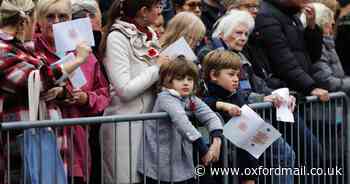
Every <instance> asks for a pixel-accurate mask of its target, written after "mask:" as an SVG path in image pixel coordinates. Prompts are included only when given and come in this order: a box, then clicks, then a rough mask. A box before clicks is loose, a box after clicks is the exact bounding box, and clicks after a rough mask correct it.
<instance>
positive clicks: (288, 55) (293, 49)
mask: <svg viewBox="0 0 350 184" xmlns="http://www.w3.org/2000/svg"><path fill="white" fill-rule="evenodd" d="M283 1H288V0H265V1H263V2H262V4H261V9H260V11H259V13H258V15H257V17H256V25H255V31H254V32H255V34H259V35H260V36H261V42H262V43H261V44H262V46H263V48H264V50H265V52H266V54H267V56H268V58H269V61H270V64H271V68H272V70H273V73H274V74H275V75H276V76H277V77H278V78H280V79H281V80H283V81H285V82H286V83H287V85H288V87H289V88H291V89H293V90H296V91H298V92H301V93H304V94H310V92H311V90H312V89H314V88H316V87H317V85H316V83H315V81H314V80H313V79H312V77H311V71H310V67H311V64H312V61H317V60H318V59H319V58H320V56H321V50H322V33H321V31H320V29H319V28H318V27H316V28H315V29H313V30H311V29H308V28H306V29H304V28H303V26H302V24H301V22H300V20H299V18H298V17H297V16H296V14H297V13H298V10H297V9H293V8H286V7H284V6H283Z"/></svg>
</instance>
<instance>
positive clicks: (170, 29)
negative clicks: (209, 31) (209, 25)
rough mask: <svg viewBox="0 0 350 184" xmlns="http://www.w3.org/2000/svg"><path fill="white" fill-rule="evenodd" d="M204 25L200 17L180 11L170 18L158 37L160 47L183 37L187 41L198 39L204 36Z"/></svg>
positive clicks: (164, 46)
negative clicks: (162, 32)
mask: <svg viewBox="0 0 350 184" xmlns="http://www.w3.org/2000/svg"><path fill="white" fill-rule="evenodd" d="M205 31H206V29H205V26H204V24H203V22H202V21H201V19H200V18H198V17H197V16H196V15H195V14H193V13H190V12H181V13H178V14H176V16H175V17H174V18H172V19H171V20H170V22H169V24H168V25H167V28H166V29H165V32H164V34H163V35H162V37H161V38H160V44H161V47H162V48H166V47H168V46H169V45H171V44H172V43H174V42H175V41H176V40H178V39H179V38H181V37H184V38H185V40H186V41H187V43H191V42H193V41H200V40H201V39H202V38H203V37H204V36H205Z"/></svg>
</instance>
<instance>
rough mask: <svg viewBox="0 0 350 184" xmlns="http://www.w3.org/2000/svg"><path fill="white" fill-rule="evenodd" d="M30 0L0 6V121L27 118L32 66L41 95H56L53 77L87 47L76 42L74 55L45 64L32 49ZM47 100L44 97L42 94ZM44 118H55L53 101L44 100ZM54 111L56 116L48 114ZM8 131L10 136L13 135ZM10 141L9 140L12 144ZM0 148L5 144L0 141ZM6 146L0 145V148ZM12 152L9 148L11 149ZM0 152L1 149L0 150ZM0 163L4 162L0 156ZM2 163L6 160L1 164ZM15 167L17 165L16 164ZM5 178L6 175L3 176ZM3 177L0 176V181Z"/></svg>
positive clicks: (80, 56) (83, 55) (75, 64)
mask: <svg viewBox="0 0 350 184" xmlns="http://www.w3.org/2000/svg"><path fill="white" fill-rule="evenodd" d="M33 15H34V3H33V2H32V1H31V0H5V1H3V2H2V4H1V6H0V69H1V71H0V122H10V121H26V120H27V121H28V119H29V118H28V117H29V115H28V93H27V88H28V87H27V83H28V81H27V79H28V76H29V73H30V72H31V71H33V70H40V74H41V75H42V76H41V79H42V84H43V85H42V88H43V89H42V91H43V94H45V95H43V98H44V97H48V96H50V97H53V98H56V97H60V96H62V95H63V94H62V91H60V92H58V91H56V90H55V89H56V86H55V85H56V84H57V80H58V79H60V78H61V77H62V76H63V75H64V73H66V74H70V73H71V72H72V71H74V70H75V69H76V68H77V67H79V66H80V65H81V64H83V63H84V62H85V58H86V57H87V56H88V54H89V52H90V51H91V49H90V48H89V47H86V46H84V45H79V46H78V48H77V50H78V53H79V54H78V55H77V59H76V60H75V61H72V62H70V63H66V64H63V65H49V63H48V62H47V61H46V60H44V59H43V57H40V56H38V55H37V54H35V53H34V52H33V50H34V48H33V47H32V46H33V43H32V42H31V40H32V36H33V26H34V25H35V20H34V16H33ZM44 99H46V100H47V98H44ZM46 106H47V109H48V110H47V112H50V113H48V114H47V116H46V117H47V119H53V118H59V117H57V115H58V116H60V115H61V112H60V109H59V108H58V106H57V105H56V104H55V102H54V101H47V102H46ZM53 114H55V115H56V116H55V117H54V116H52V115H53ZM14 136H15V135H14V134H11V140H15V139H14ZM12 143H13V142H10V144H12ZM0 147H1V148H7V146H6V145H1V146H0ZM7 151H9V150H6V149H1V150H0V152H7ZM11 153H13V152H11ZM0 154H1V153H0ZM14 158H18V157H16V155H10V159H14ZM18 161H19V160H18V159H15V160H11V163H12V164H11V173H15V172H13V170H14V169H16V168H14V167H13V166H14V165H17V164H13V163H14V162H18ZM0 163H5V161H4V160H0ZM4 165H6V164H4ZM17 169H18V170H19V168H17ZM4 170H6V168H2V171H0V179H3V178H4V172H3V171H4ZM18 173H19V172H18ZM10 177H11V179H15V180H12V181H11V182H9V181H5V182H4V183H17V182H18V181H17V180H19V179H20V177H18V176H16V175H12V176H10ZM7 179H9V178H7ZM2 182H3V180H0V183H2Z"/></svg>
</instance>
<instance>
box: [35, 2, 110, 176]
mask: <svg viewBox="0 0 350 184" xmlns="http://www.w3.org/2000/svg"><path fill="white" fill-rule="evenodd" d="M36 15H37V19H38V25H39V27H40V30H41V33H40V34H37V35H36V36H35V47H36V48H35V49H36V50H37V51H38V52H40V53H43V54H44V55H45V56H46V58H47V59H48V62H49V63H50V64H52V63H55V62H57V61H58V60H60V59H61V58H62V57H64V56H65V55H66V54H67V53H65V52H60V51H58V50H57V49H56V47H55V40H54V35H53V28H52V27H53V24H56V23H60V22H64V21H69V20H71V19H72V4H71V1H70V0H40V1H39V2H38V3H37V14H36ZM74 53H75V54H76V55H78V54H79V51H75V52H74ZM80 69H81V72H82V75H84V78H85V79H86V83H85V84H84V85H82V86H79V88H78V87H74V86H73V85H71V83H69V82H67V83H66V84H65V86H63V87H61V88H60V90H63V91H66V94H67V95H65V96H63V97H62V98H60V99H55V100H56V101H57V102H59V105H60V107H61V109H62V115H63V118H80V117H91V116H99V115H101V114H102V113H103V111H104V109H105V108H106V107H107V106H108V104H109V102H110V96H109V84H108V82H107V79H106V77H105V75H104V73H103V72H102V70H101V63H100V62H98V60H97V59H96V57H95V56H94V55H93V53H92V52H91V53H89V55H88V57H87V58H86V62H85V63H84V64H83V65H81V66H80ZM87 131H88V129H87V128H86V127H83V126H71V127H64V128H63V132H62V134H63V137H67V140H73V141H67V144H63V147H62V151H61V152H63V157H64V160H66V162H68V163H69V161H70V160H71V159H73V160H72V161H73V162H72V163H70V164H72V165H70V166H69V167H68V175H69V176H72V177H73V178H74V183H85V182H86V181H87V179H88V177H89V175H90V172H91V160H90V159H91V158H92V157H91V154H90V146H89V144H87V143H86V139H88V133H87ZM70 137H72V139H70ZM65 145H66V146H65ZM71 148H73V149H71ZM87 159H88V160H87ZM71 168H72V169H71ZM69 180H70V181H71V180H72V179H71V178H69Z"/></svg>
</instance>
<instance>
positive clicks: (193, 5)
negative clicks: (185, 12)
mask: <svg viewBox="0 0 350 184" xmlns="http://www.w3.org/2000/svg"><path fill="white" fill-rule="evenodd" d="M185 5H187V6H188V7H189V8H190V9H192V10H194V9H196V8H201V7H202V2H190V3H186V4H185Z"/></svg>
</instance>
